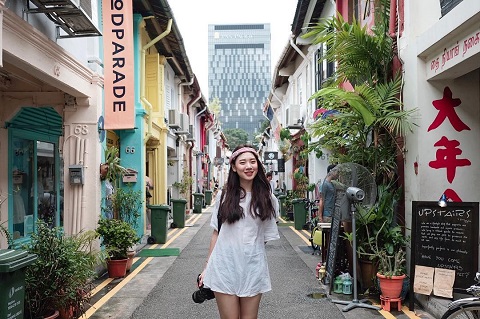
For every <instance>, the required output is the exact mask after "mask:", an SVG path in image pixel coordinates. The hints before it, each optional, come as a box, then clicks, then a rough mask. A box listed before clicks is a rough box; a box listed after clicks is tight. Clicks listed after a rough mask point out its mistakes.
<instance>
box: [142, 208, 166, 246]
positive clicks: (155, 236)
mask: <svg viewBox="0 0 480 319" xmlns="http://www.w3.org/2000/svg"><path fill="white" fill-rule="evenodd" d="M147 207H148V208H150V210H151V212H152V233H151V236H150V238H149V241H148V242H149V243H152V242H153V243H155V244H165V243H166V242H167V231H168V212H169V211H170V206H168V205H148V206H147Z"/></svg>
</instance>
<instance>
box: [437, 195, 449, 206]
mask: <svg viewBox="0 0 480 319" xmlns="http://www.w3.org/2000/svg"><path fill="white" fill-rule="evenodd" d="M447 202H448V197H447V195H445V194H442V197H440V199H439V200H438V206H440V207H447Z"/></svg>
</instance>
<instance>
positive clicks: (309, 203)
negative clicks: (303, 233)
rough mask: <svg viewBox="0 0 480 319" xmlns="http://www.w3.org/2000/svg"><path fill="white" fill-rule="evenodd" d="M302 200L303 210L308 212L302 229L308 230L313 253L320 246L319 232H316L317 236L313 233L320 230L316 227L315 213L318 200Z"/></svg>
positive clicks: (316, 217)
mask: <svg viewBox="0 0 480 319" xmlns="http://www.w3.org/2000/svg"><path fill="white" fill-rule="evenodd" d="M304 202H305V210H306V211H307V212H308V221H307V223H306V224H305V225H304V227H303V229H305V230H309V231H310V238H309V241H310V245H311V246H312V248H313V253H312V255H313V254H315V252H316V251H317V250H318V251H320V247H321V246H322V242H321V240H322V236H321V232H320V233H319V234H317V236H315V233H316V232H317V231H320V229H319V228H318V227H317V224H318V216H317V213H318V203H319V200H318V199H315V200H310V199H304ZM318 235H320V236H318Z"/></svg>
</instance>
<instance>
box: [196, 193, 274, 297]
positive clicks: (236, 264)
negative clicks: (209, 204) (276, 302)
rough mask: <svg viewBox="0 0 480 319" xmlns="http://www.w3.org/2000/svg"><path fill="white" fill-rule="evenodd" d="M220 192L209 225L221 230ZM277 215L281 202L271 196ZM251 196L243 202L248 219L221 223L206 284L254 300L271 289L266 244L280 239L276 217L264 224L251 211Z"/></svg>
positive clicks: (248, 194)
mask: <svg viewBox="0 0 480 319" xmlns="http://www.w3.org/2000/svg"><path fill="white" fill-rule="evenodd" d="M220 196H221V192H219V193H218V194H217V196H216V198H215V208H214V211H213V213H212V219H211V221H210V226H212V227H213V228H214V229H215V230H217V229H218V220H217V214H218V207H219V204H220ZM271 197H272V203H273V207H274V208H275V213H276V215H277V216H278V201H277V200H276V198H275V197H274V196H273V195H271ZM251 198H252V196H251V193H247V195H246V197H245V198H244V199H243V200H241V201H240V205H241V206H242V207H243V211H244V213H245V217H244V218H242V219H240V220H239V221H237V222H235V223H233V224H228V223H226V222H224V223H222V226H221V229H220V233H219V235H218V239H217V243H216V244H215V247H214V249H213V251H212V254H211V255H210V258H209V260H208V264H207V268H206V269H205V273H204V278H203V282H204V284H205V286H206V287H209V288H210V289H212V290H213V291H216V292H221V293H224V294H229V295H236V296H239V297H252V296H256V295H258V294H260V293H264V292H267V291H270V290H271V289H272V286H271V282H270V274H269V270H268V264H267V256H266V252H265V243H266V242H268V241H270V240H274V239H279V238H280V235H279V234H278V228H277V224H276V218H272V219H267V220H265V221H263V222H262V221H261V220H260V219H259V218H253V217H252V215H251V214H250V213H249V212H248V207H249V205H250V200H251Z"/></svg>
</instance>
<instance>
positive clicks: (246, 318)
mask: <svg viewBox="0 0 480 319" xmlns="http://www.w3.org/2000/svg"><path fill="white" fill-rule="evenodd" d="M260 299H262V294H258V295H256V296H254V297H243V298H240V319H257V317H258V308H259V307H260Z"/></svg>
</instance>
